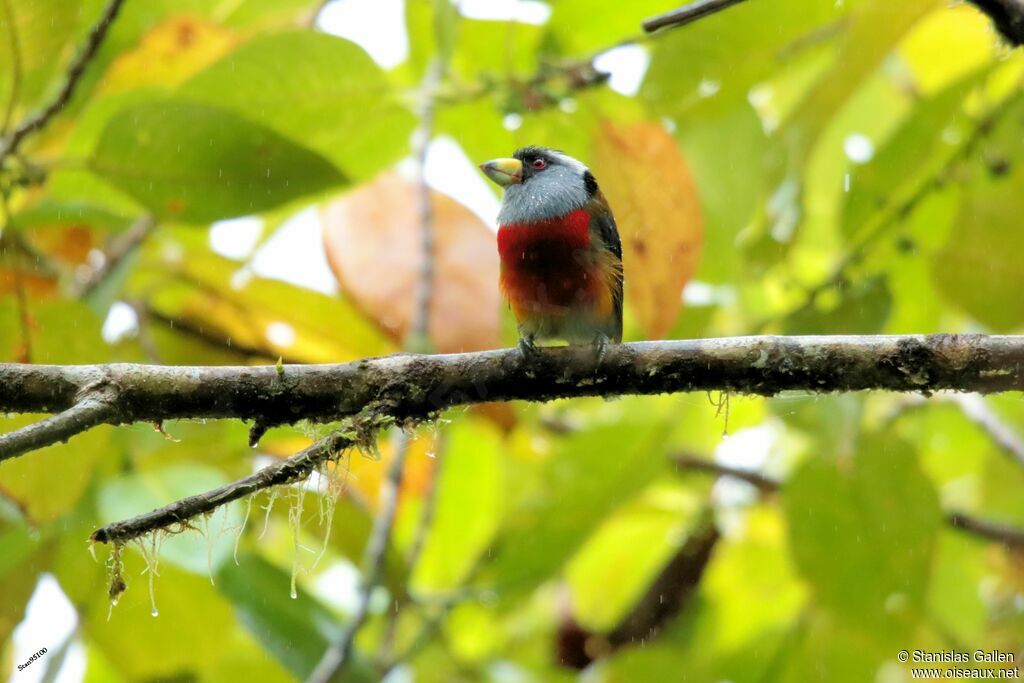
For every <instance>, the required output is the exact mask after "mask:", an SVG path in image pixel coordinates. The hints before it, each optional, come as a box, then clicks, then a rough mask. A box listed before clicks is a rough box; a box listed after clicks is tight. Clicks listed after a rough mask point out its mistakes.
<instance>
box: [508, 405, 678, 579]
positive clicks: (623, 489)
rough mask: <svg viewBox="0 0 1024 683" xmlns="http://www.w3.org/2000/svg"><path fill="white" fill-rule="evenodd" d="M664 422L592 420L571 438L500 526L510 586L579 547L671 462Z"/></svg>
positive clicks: (547, 571)
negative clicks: (595, 422)
mask: <svg viewBox="0 0 1024 683" xmlns="http://www.w3.org/2000/svg"><path fill="white" fill-rule="evenodd" d="M665 431H666V425H664V424H663V423H660V422H658V421H657V420H655V421H653V422H652V421H647V422H644V421H638V422H634V423H629V422H624V423H618V424H615V425H608V426H605V425H601V426H597V427H593V428H591V429H588V430H586V431H585V432H581V433H578V434H573V435H571V436H569V437H567V438H566V439H565V441H564V442H563V443H562V444H561V445H560V447H559V448H558V449H557V450H556V451H555V452H554V453H552V454H551V455H550V456H549V457H548V458H547V460H546V461H545V463H544V466H543V467H542V468H541V469H540V470H539V472H538V473H537V474H538V476H539V481H538V482H537V483H536V484H535V485H534V486H533V487H531V491H530V492H529V493H528V494H527V495H526V497H525V499H524V500H523V501H522V502H521V503H520V504H519V505H518V507H517V508H516V509H513V510H511V511H510V512H509V517H508V519H509V522H508V525H507V526H506V528H505V529H503V532H502V538H503V541H502V543H501V544H500V545H499V547H498V551H497V554H496V556H495V558H494V560H493V564H492V567H491V569H492V570H493V576H494V580H495V583H496V584H497V585H498V586H500V587H502V588H504V589H506V592H511V591H519V590H523V589H527V588H531V587H532V586H533V585H534V584H536V583H537V582H539V581H542V580H544V579H546V578H548V577H549V576H550V575H551V574H553V573H554V572H556V571H557V570H558V569H559V568H560V567H561V566H562V565H563V564H564V562H565V561H566V560H567V559H568V558H569V557H570V556H571V555H572V553H573V552H575V551H576V549H577V548H578V547H580V545H581V544H582V543H583V541H584V540H585V539H586V538H587V536H588V535H589V534H590V533H591V532H592V531H593V530H594V529H595V528H596V527H597V525H598V524H599V523H600V522H601V521H602V520H603V519H604V517H605V516H606V515H607V514H609V513H610V512H611V511H613V510H615V509H616V508H617V507H618V506H619V505H620V504H622V503H623V502H624V501H627V500H629V499H630V498H632V497H633V496H635V495H636V494H637V493H639V492H640V491H641V490H642V489H643V488H644V487H645V486H646V485H647V484H649V483H650V482H651V480H652V479H654V477H655V476H656V475H657V474H658V473H660V472H663V471H664V470H665V467H666V464H667V460H666V458H665V453H664V451H663V449H662V447H661V446H662V445H663V443H664V439H665Z"/></svg>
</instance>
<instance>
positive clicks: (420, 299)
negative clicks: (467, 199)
mask: <svg viewBox="0 0 1024 683" xmlns="http://www.w3.org/2000/svg"><path fill="white" fill-rule="evenodd" d="M443 75H444V62H443V61H442V60H441V59H440V58H435V59H434V60H432V61H431V62H430V64H429V65H428V66H427V71H426V74H425V75H424V76H423V85H422V87H421V93H420V97H421V100H422V101H421V105H420V111H419V116H420V124H419V127H418V129H417V131H416V135H415V138H414V141H413V142H414V147H415V155H416V161H417V166H418V169H417V173H418V178H417V192H416V201H417V204H418V209H419V227H420V272H419V285H418V287H417V289H416V300H415V306H414V308H413V315H412V322H411V324H410V335H409V336H410V339H411V343H409V342H407V343H406V347H407V348H411V349H413V350H420V349H421V348H422V347H423V346H424V344H425V342H426V340H427V338H428V336H429V333H430V308H431V301H432V299H433V293H434V292H433V290H434V205H433V199H432V196H431V194H432V193H431V190H430V186H429V185H427V179H426V168H427V152H428V150H429V147H430V138H431V136H432V135H433V131H434V105H435V102H434V98H435V97H436V94H437V88H438V86H439V85H440V83H441V78H442V76H443Z"/></svg>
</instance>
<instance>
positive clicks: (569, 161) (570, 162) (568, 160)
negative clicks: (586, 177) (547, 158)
mask: <svg viewBox="0 0 1024 683" xmlns="http://www.w3.org/2000/svg"><path fill="white" fill-rule="evenodd" d="M549 154H550V155H551V156H553V157H555V158H557V159H558V160H559V161H561V162H562V163H564V164H565V165H567V166H571V167H572V168H573V169H575V170H576V171H579V173H580V175H582V174H584V173H586V172H587V171H589V170H590V169H588V168H587V167H586V165H585V164H584V163H583V162H582V161H580V160H579V159H574V158H572V157H571V156H569V155H568V154H563V153H562V152H556V151H554V150H552V151H550V152H549Z"/></svg>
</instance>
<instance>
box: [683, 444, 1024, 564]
mask: <svg viewBox="0 0 1024 683" xmlns="http://www.w3.org/2000/svg"><path fill="white" fill-rule="evenodd" d="M672 460H673V462H675V463H676V465H677V466H678V467H679V468H680V469H685V470H691V471H694V472H705V473H709V474H715V475H721V476H724V477H731V478H733V479H739V480H741V481H745V482H747V483H748V484H752V485H754V486H756V487H757V488H758V490H759V491H760V492H761V493H762V494H765V493H773V492H775V491H778V490H779V489H781V488H782V487H783V486H785V483H784V482H782V481H779V480H778V479H773V478H771V477H768V476H765V475H763V474H760V473H757V472H752V471H750V470H741V469H738V468H735V467H729V466H728V465H722V464H720V463H717V462H715V461H713V460H708V459H702V458H699V457H695V456H692V455H689V454H683V455H678V456H676V457H674V458H673V459H672ZM945 519H946V523H947V524H949V526H951V527H953V528H954V529H959V530H961V531H965V532H967V533H970V534H973V535H975V536H980V537H981V538H984V539H987V540H990V541H997V542H999V543H1002V544H1003V545H1005V546H1006V547H1007V548H1010V549H1013V550H1024V529H1020V528H1018V527H1014V526H1010V525H1008V524H1001V523H999V522H993V521H990V520H986V519H979V518H977V517H973V516H971V515H968V514H966V513H963V512H948V513H946V516H945Z"/></svg>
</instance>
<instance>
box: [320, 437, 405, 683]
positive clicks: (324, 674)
mask: <svg viewBox="0 0 1024 683" xmlns="http://www.w3.org/2000/svg"><path fill="white" fill-rule="evenodd" d="M398 438H399V439H400V440H399V442H398V444H396V446H395V453H394V455H393V456H392V459H391V464H390V466H389V467H388V474H387V478H386V479H385V480H384V482H383V484H382V485H381V490H380V509H379V510H378V511H377V516H376V517H374V521H373V530H372V531H371V532H370V538H369V540H368V541H367V542H366V548H365V550H364V551H363V561H362V565H363V567H362V573H363V584H362V586H361V587H360V589H359V604H358V606H357V607H356V612H355V614H353V615H352V619H351V621H349V623H348V624H347V625H346V627H345V631H344V632H343V633H342V635H341V638H339V639H338V641H337V642H335V643H332V644H331V645H330V647H328V648H327V650H326V651H325V652H324V655H323V657H321V658H320V662H319V663H318V664H317V665H316V668H315V669H313V673H311V674H310V675H309V677H308V678H307V679H306V683H328V682H329V681H330V680H332V679H333V678H334V676H335V675H336V674H337V673H338V672H339V671H341V670H342V668H343V667H344V666H345V663H346V662H347V661H348V659H349V657H350V655H351V654H352V647H353V644H354V643H355V638H356V634H358V633H359V629H360V628H362V626H363V623H364V622H365V621H366V617H367V615H368V614H369V609H370V598H371V596H372V594H373V589H374V588H376V587H377V585H378V584H379V583H380V580H381V578H382V577H383V575H384V559H385V557H386V555H387V549H388V545H389V544H390V541H391V529H392V527H393V526H394V522H395V511H396V510H397V508H398V493H399V490H400V488H401V485H402V475H403V473H404V472H405V458H406V455H408V453H409V435H408V434H406V433H405V432H400V433H399V437H398Z"/></svg>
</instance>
